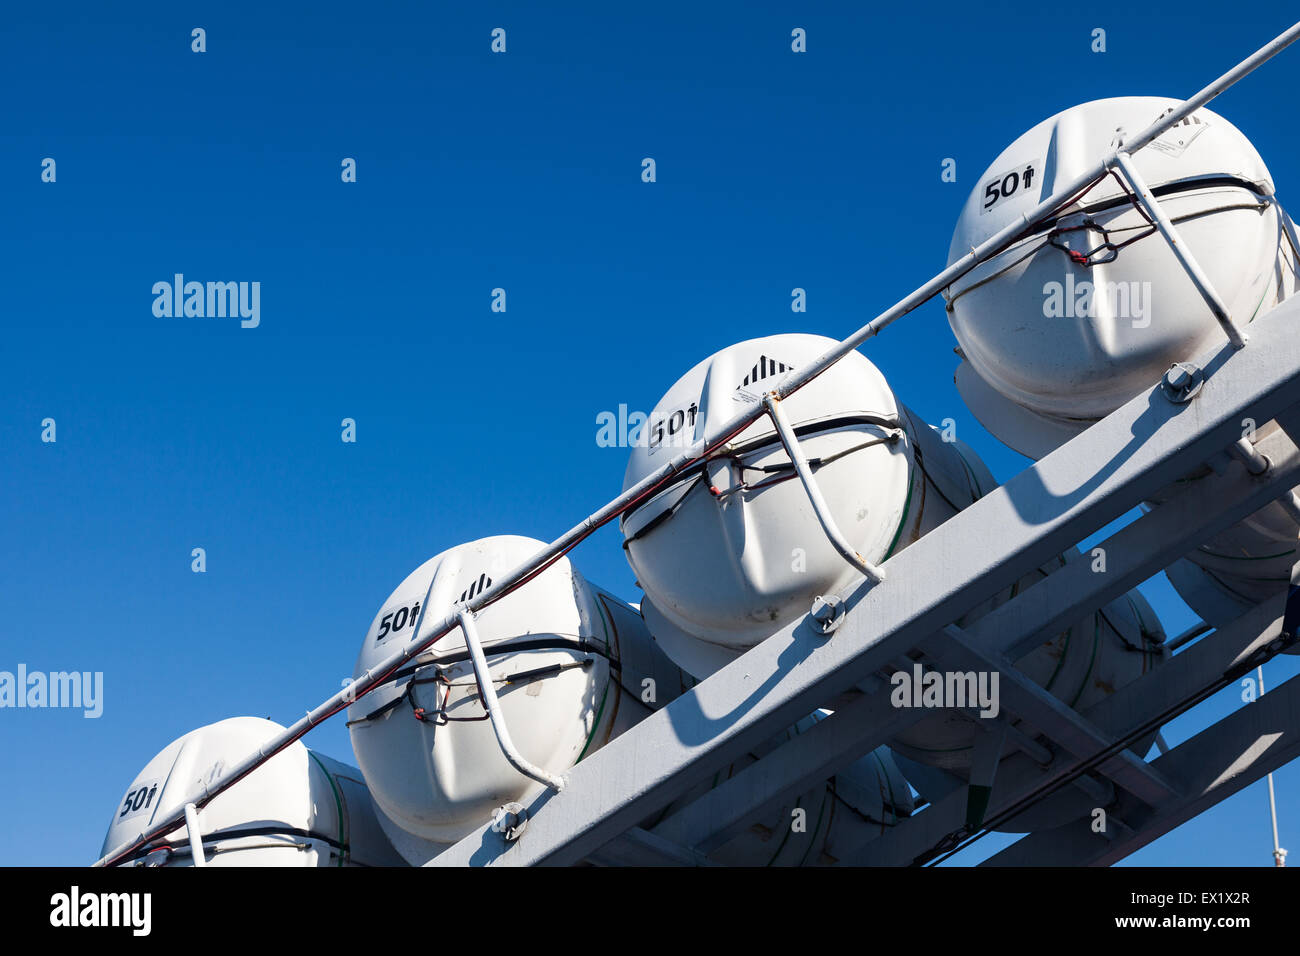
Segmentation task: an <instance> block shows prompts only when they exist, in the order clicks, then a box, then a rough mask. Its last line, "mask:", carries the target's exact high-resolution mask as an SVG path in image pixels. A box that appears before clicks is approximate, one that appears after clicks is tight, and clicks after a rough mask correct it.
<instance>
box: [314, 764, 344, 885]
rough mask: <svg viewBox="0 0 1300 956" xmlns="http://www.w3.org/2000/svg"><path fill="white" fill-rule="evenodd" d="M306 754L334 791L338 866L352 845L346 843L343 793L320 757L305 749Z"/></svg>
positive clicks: (341, 863)
mask: <svg viewBox="0 0 1300 956" xmlns="http://www.w3.org/2000/svg"><path fill="white" fill-rule="evenodd" d="M307 756H309V757H311V759H312V760H314V761H316V766H318V767H320V772H321V773H323V774H325V779H326V780H328V781H329V782H330V789H331V790H332V791H334V807H335V809H336V810H337V811H338V815H339V844H340V845H341V846H342V848H343V849H342V852H341V853H339V866H342V865H343V857H344V856H351V855H352V847H351V846H349V845H348V836H347V832H346V828H345V826H344V824H345V822H346V821H347V817H345V816H344V815H343V795H342V794H340V793H339V785H338V784H337V783H335V782H334V774H332V773H330V772H329V771H328V770H327V769H325V765H324V764H323V763H321V761H320V758H319V757H317V756H316V755H315V754H314V753H312V752H311V751H310V750H308V751H307Z"/></svg>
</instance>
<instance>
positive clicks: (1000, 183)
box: [979, 161, 1042, 216]
mask: <svg viewBox="0 0 1300 956" xmlns="http://www.w3.org/2000/svg"><path fill="white" fill-rule="evenodd" d="M1040 179H1042V167H1041V162H1040V161H1035V162H1032V163H1028V164H1026V165H1023V166H1017V167H1015V168H1014V169H1009V170H1007V171H1006V172H1004V173H1001V174H1000V175H997V176H993V177H991V178H990V179H988V180H987V181H986V182H985V183H984V186H983V187H982V188H981V189H980V199H979V202H980V215H981V216H982V215H984V214H985V213H986V212H990V211H991V210H993V209H996V208H997V206H998V204H999V203H1002V202H1005V201H1006V200H1008V199H1015V198H1019V197H1022V196H1029V195H1032V194H1033V191H1034V189H1036V188H1039V186H1040V183H1039V180H1040Z"/></svg>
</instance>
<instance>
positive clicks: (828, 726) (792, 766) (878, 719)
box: [653, 692, 925, 853]
mask: <svg viewBox="0 0 1300 956" xmlns="http://www.w3.org/2000/svg"><path fill="white" fill-rule="evenodd" d="M924 716H925V712H924V711H921V710H917V709H912V710H904V709H900V708H898V707H894V706H892V705H891V704H890V702H889V694H888V693H887V692H881V693H877V694H872V695H870V696H865V697H861V698H859V699H858V700H856V701H854V702H853V703H851V704H850V705H849V706H847V707H843V708H841V709H840V710H837V711H835V712H834V713H833V714H831V715H830V716H829V717H827V718H826V719H825V720H821V721H818V722H817V723H816V724H815V725H814V726H812V727H811V728H809V729H808V730H806V731H804V732H803V733H801V734H799V735H798V736H796V737H793V738H791V739H790V740H788V741H786V742H785V743H783V744H782V745H781V746H780V747H778V748H776V749H775V750H774V751H772V752H771V753H770V754H768V755H766V756H764V757H763V758H762V759H760V760H758V761H757V762H756V763H753V764H751V765H750V766H748V767H745V768H744V769H742V770H741V771H740V772H739V773H737V774H735V775H734V776H732V777H730V778H728V779H727V780H724V781H723V782H722V783H720V784H719V785H718V786H716V787H714V788H712V789H711V790H709V791H708V792H706V793H705V794H703V795H702V796H701V797H700V798H699V799H698V800H695V801H693V802H692V803H690V804H689V805H687V806H686V807H683V808H682V809H681V810H678V811H676V812H675V813H673V814H672V815H671V816H670V817H668V818H667V819H666V820H664V821H663V822H662V823H660V824H659V825H658V826H656V827H655V828H654V830H653V832H654V833H655V834H656V835H658V836H662V837H664V838H666V839H668V840H671V841H673V842H675V843H679V844H683V845H686V846H691V847H694V848H695V849H697V850H700V851H701V852H704V853H708V852H710V851H711V850H713V849H715V848H717V847H719V846H722V845H723V844H724V843H726V842H727V841H728V840H730V839H731V838H732V837H734V836H735V835H736V834H738V833H740V832H741V831H742V830H744V829H745V828H746V827H748V826H749V825H750V824H751V823H753V822H755V821H757V820H758V819H759V818H760V817H761V816H762V814H763V811H764V810H766V809H768V808H769V807H771V806H773V805H774V804H780V803H781V802H782V801H784V800H786V799H788V798H791V797H795V796H797V795H799V794H800V793H803V792H804V791H806V790H808V789H809V788H810V787H813V786H816V785H817V784H819V783H821V782H823V781H825V780H828V779H829V778H830V777H832V776H834V775H835V774H836V773H837V772H839V771H840V770H841V769H843V768H844V767H845V766H847V765H848V764H850V763H852V762H853V761H855V760H857V759H858V758H859V757H861V756H863V755H864V754H866V753H869V752H870V751H872V750H875V749H876V748H877V747H879V746H880V745H881V744H883V743H885V742H886V741H887V740H889V738H890V737H892V736H893V735H894V734H897V733H899V732H900V731H902V730H904V729H905V728H907V727H909V726H911V725H912V724H914V723H916V722H917V721H918V720H920V719H921V718H922V717H924Z"/></svg>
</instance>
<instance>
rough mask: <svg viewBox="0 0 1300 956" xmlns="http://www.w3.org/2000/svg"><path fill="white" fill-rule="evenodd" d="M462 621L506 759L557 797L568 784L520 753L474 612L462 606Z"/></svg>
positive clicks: (495, 731)
mask: <svg viewBox="0 0 1300 956" xmlns="http://www.w3.org/2000/svg"><path fill="white" fill-rule="evenodd" d="M459 618H460V630H461V633H462V634H464V635H465V647H466V648H467V649H468V650H469V659H470V663H471V664H472V665H473V667H474V680H475V682H476V683H477V684H478V692H479V696H481V697H482V698H483V706H484V707H485V708H486V709H487V712H488V717H489V718H490V719H491V721H492V732H493V733H495V734H496V737H497V743H498V744H499V745H500V747H501V753H503V754H504V755H505V758H506V760H508V761H510V766H512V767H514V768H515V769H516V770H518V771H519V772H520V773H522V774H523V775H524V776H525V777H531V778H532V779H533V780H536V781H537V782H538V783H544V784H546V786H548V787H550V788H551V789H552V790H554V791H555V792H556V793H559V792H560V791H561V790H563V789H564V780H563V779H562V778H560V777H557V776H555V775H554V774H551V773H547V772H546V771H545V770H543V769H542V768H541V767H539V766H537V765H536V764H534V763H530V762H529V761H528V760H527V759H526V758H525V757H524V755H523V754H521V753H520V752H519V748H517V747H516V746H515V742H514V740H513V739H512V738H511V736H510V728H508V727H507V726H506V717H505V714H503V713H501V702H500V701H499V700H497V689H496V688H495V687H493V686H492V673H491V671H489V670H488V665H487V660H486V658H484V657H483V646H482V645H481V644H480V643H479V639H478V628H477V627H476V626H475V625H474V612H473V611H471V610H470V609H469V608H467V607H465V606H464V605H461V606H460V610H459Z"/></svg>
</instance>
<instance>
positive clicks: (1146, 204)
mask: <svg viewBox="0 0 1300 956" xmlns="http://www.w3.org/2000/svg"><path fill="white" fill-rule="evenodd" d="M1115 165H1116V166H1118V167H1119V169H1120V171H1121V172H1122V173H1123V174H1124V178H1125V179H1127V180H1128V184H1129V185H1130V186H1131V187H1132V188H1133V192H1134V193H1135V194H1136V195H1137V201H1138V203H1139V205H1141V207H1142V209H1143V210H1145V211H1146V214H1147V215H1148V216H1150V217H1151V219H1152V220H1154V221H1155V224H1156V228H1157V229H1159V230H1160V235H1162V236H1164V238H1165V241H1166V242H1167V243H1169V248H1170V250H1171V251H1172V252H1173V254H1174V258H1175V259H1177V260H1178V264H1179V265H1181V266H1182V267H1183V270H1184V271H1185V272H1186V273H1187V276H1188V278H1189V279H1191V280H1192V284H1193V285H1194V286H1196V291H1197V292H1199V293H1200V294H1201V298H1203V299H1204V300H1205V304H1206V305H1208V306H1209V307H1210V311H1211V312H1213V313H1214V318H1215V319H1217V320H1218V323H1219V325H1220V326H1222V328H1223V333H1224V334H1225V335H1226V336H1227V337H1228V341H1229V342H1231V343H1232V345H1233V347H1234V348H1239V349H1240V348H1244V347H1245V345H1246V334H1245V333H1244V332H1242V331H1241V330H1240V329H1238V328H1237V327H1236V326H1235V325H1234V324H1233V322H1232V316H1231V315H1229V314H1228V307H1227V305H1225V304H1224V302H1223V300H1222V299H1221V298H1219V294H1218V293H1217V292H1215V291H1214V286H1213V285H1211V284H1210V279H1209V277H1208V276H1207V275H1206V274H1205V273H1204V272H1202V271H1201V266H1200V263H1198V262H1197V261H1196V259H1195V257H1193V255H1192V250H1191V249H1189V248H1187V244H1186V243H1185V242H1183V239H1182V236H1180V235H1179V234H1178V229H1177V228H1176V227H1175V226H1174V224H1173V222H1172V220H1170V218H1169V217H1168V216H1167V215H1165V212H1164V210H1163V209H1161V208H1160V203H1159V202H1157V201H1156V197H1155V195H1154V194H1153V193H1152V192H1151V189H1150V188H1149V187H1148V186H1147V184H1146V181H1145V180H1144V179H1143V178H1142V174H1141V173H1139V172H1138V171H1137V167H1136V166H1135V165H1133V157H1132V156H1130V155H1129V154H1128V153H1127V152H1125V151H1123V150H1120V151H1119V152H1118V153H1116V154H1115Z"/></svg>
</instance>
